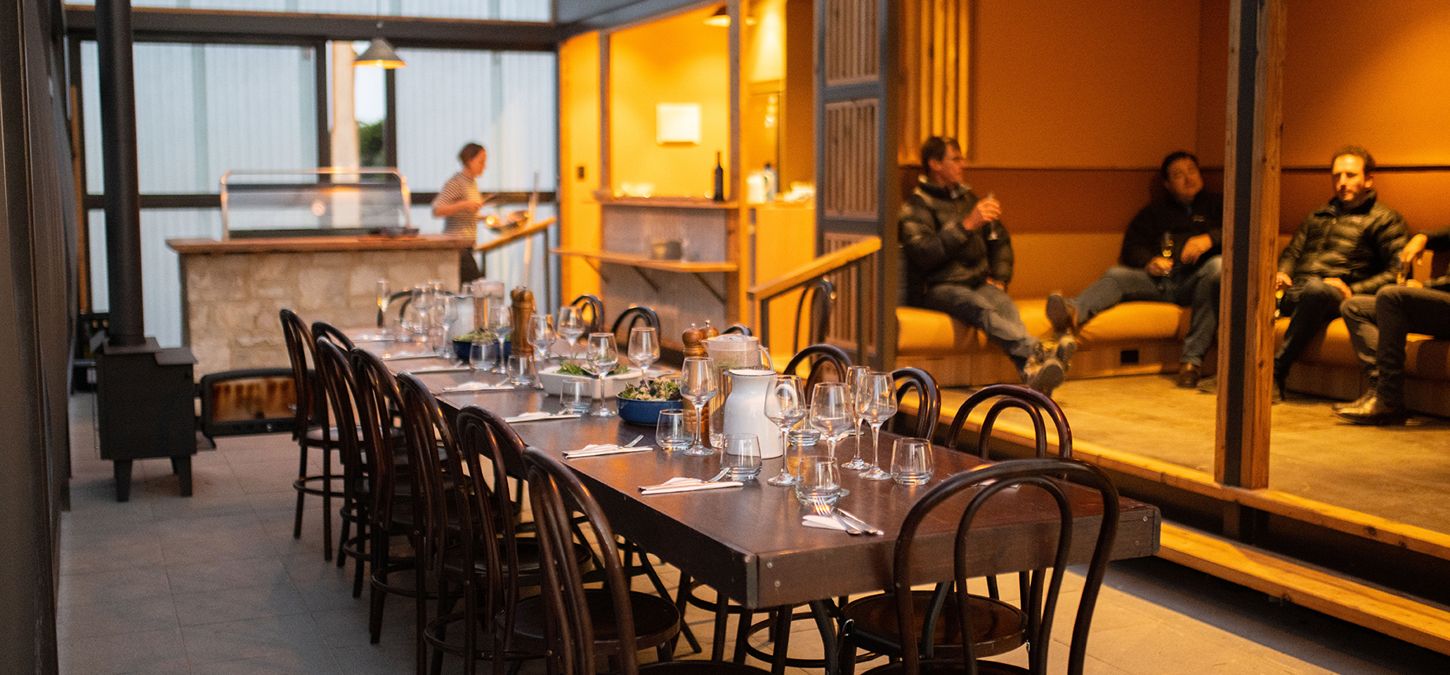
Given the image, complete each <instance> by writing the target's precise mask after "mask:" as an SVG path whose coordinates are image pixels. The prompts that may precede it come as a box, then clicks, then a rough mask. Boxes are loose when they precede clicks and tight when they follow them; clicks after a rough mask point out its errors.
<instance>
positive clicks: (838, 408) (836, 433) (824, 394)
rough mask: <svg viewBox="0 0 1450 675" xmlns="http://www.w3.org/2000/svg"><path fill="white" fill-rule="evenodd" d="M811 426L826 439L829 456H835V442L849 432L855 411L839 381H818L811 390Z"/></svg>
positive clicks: (853, 421) (844, 386) (844, 387)
mask: <svg viewBox="0 0 1450 675" xmlns="http://www.w3.org/2000/svg"><path fill="white" fill-rule="evenodd" d="M810 412H811V426H812V427H814V428H815V429H816V430H817V431H819V432H821V435H822V436H824V437H825V439H826V448H827V451H828V452H829V453H830V455H831V458H832V459H835V457H836V444H837V443H840V442H841V439H843V438H845V437H846V436H847V435H849V434H850V433H851V427H852V426H853V425H854V424H855V419H854V416H855V411H854V410H853V408H852V406H851V399H850V397H849V396H848V395H847V391H846V385H845V384H844V383H841V382H818V383H816V387H815V389H813V390H811V411H810Z"/></svg>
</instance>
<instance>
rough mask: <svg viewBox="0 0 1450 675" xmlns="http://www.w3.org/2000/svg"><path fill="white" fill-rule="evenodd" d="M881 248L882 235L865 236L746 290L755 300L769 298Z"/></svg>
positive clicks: (858, 260)
mask: <svg viewBox="0 0 1450 675" xmlns="http://www.w3.org/2000/svg"><path fill="white" fill-rule="evenodd" d="M880 250H881V238H880V237H864V238H862V239H861V241H858V242H856V243H854V244H851V245H850V246H847V247H845V248H842V249H838V250H835V251H832V252H830V253H827V254H826V255H823V256H821V257H819V258H816V259H815V260H812V261H810V262H808V263H806V264H804V265H801V266H800V267H797V268H795V269H793V270H791V271H789V272H786V273H785V274H783V275H781V276H779V277H776V278H774V279H771V280H769V281H766V282H763V283H759V284H756V285H754V286H752V287H750V290H748V291H746V292H745V294H746V296H747V297H749V298H751V299H754V300H767V299H769V298H772V297H775V296H777V295H780V294H781V293H784V292H786V291H789V290H791V289H792V288H795V287H796V286H799V285H801V284H803V283H805V282H807V281H810V280H811V279H814V278H816V277H819V276H822V275H825V274H829V273H831V272H835V271H836V270H839V269H841V268H843V267H846V266H847V265H850V264H852V263H857V262H860V261H862V260H864V259H866V258H869V257H871V256H872V255H875V254H876V253H877V252H879V251H880Z"/></svg>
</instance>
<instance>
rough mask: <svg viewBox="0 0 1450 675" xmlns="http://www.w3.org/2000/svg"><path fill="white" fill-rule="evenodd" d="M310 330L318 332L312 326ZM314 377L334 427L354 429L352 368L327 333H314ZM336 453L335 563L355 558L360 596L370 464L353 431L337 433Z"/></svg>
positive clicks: (355, 582) (355, 579)
mask: <svg viewBox="0 0 1450 675" xmlns="http://www.w3.org/2000/svg"><path fill="white" fill-rule="evenodd" d="M313 333H314V334H319V332H318V331H316V330H314V331H313ZM316 350H317V351H316V353H317V379H318V381H319V382H320V384H321V386H322V388H323V390H324V391H325V393H326V397H325V398H326V399H327V404H328V409H329V410H330V411H331V413H332V419H334V420H336V421H337V428H338V429H344V430H346V429H356V428H357V417H356V414H355V410H356V400H355V398H354V396H353V392H354V391H356V390H357V386H356V383H355V382H354V381H353V373H352V368H351V367H350V366H349V364H348V357H347V354H346V353H345V352H343V350H342V348H341V347H340V346H338V345H337V344H335V343H333V342H332V341H331V340H329V339H328V338H327V337H318V338H317V342H316ZM337 454H338V456H339V457H340V458H341V459H342V476H343V478H342V508H341V509H340V514H341V516H342V527H341V532H340V534H339V536H338V540H337V566H338V567H342V566H344V565H345V564H346V562H347V559H348V558H352V559H353V560H354V561H355V565H354V566H355V567H356V570H355V573H354V576H353V586H352V597H354V598H356V597H361V596H362V586H363V563H364V562H365V561H366V560H367V558H368V550H367V542H368V534H367V532H368V528H367V521H368V518H369V515H368V514H369V506H370V505H369V503H368V502H369V499H370V498H369V496H368V482H369V481H368V474H369V473H370V467H369V466H368V464H367V462H366V461H365V460H364V458H363V452H362V442H361V439H359V438H358V434H356V433H347V432H345V431H344V432H342V433H339V434H338V435H337ZM353 523H356V524H357V535H356V536H349V525H351V524H353Z"/></svg>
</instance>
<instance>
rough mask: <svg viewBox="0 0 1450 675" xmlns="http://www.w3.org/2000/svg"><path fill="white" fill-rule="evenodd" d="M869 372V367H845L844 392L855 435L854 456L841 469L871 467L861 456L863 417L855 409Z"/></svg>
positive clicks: (859, 469) (856, 469) (861, 469)
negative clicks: (849, 407) (847, 398)
mask: <svg viewBox="0 0 1450 675" xmlns="http://www.w3.org/2000/svg"><path fill="white" fill-rule="evenodd" d="M870 373H871V369H870V368H867V367H866V366H851V367H849V368H847V369H846V394H847V396H848V397H849V400H850V406H851V415H852V417H853V420H852V424H851V426H852V429H851V435H852V436H855V437H856V456H855V457H852V458H851V461H849V462H846V463H845V464H842V465H841V468H842V469H850V470H852V471H863V470H865V469H869V468H871V465H870V464H867V463H866V460H865V459H862V458H861V437H862V436H864V435H865V434H862V433H861V423H862V422H864V421H865V419H864V418H863V417H861V415H860V413H859V411H858V410H857V409H856V400H857V399H858V398H860V396H861V389H862V387H864V386H865V384H866V376H867V375H869V374H870Z"/></svg>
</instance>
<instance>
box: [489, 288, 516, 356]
mask: <svg viewBox="0 0 1450 675" xmlns="http://www.w3.org/2000/svg"><path fill="white" fill-rule="evenodd" d="M513 325H514V316H513V311H512V310H510V309H509V308H508V306H507V305H504V304H502V303H500V304H499V305H498V306H496V307H489V308H488V330H489V331H490V332H492V333H493V338H494V339H495V340H498V368H495V369H494V371H493V372H495V373H503V374H507V373H508V367H507V362H505V361H504V358H503V355H504V350H503V342H504V340H507V339H508V336H509V333H511V332H513Z"/></svg>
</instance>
